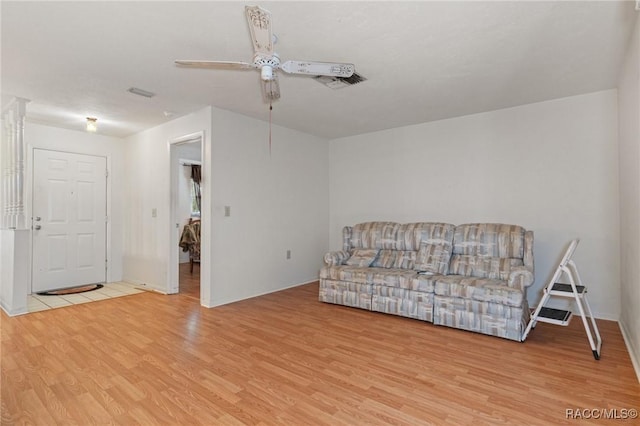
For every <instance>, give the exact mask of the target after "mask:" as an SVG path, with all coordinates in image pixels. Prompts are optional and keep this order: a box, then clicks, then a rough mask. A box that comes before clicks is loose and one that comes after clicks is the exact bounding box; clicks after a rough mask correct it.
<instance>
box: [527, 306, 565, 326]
mask: <svg viewBox="0 0 640 426" xmlns="http://www.w3.org/2000/svg"><path fill="white" fill-rule="evenodd" d="M571 316H572V314H571V311H565V310H562V309H554V308H542V309H540V313H539V314H538V318H537V320H536V321H539V322H546V323H549V324H555V325H563V326H566V325H569V322H570V321H571Z"/></svg>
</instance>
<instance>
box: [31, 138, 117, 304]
mask: <svg viewBox="0 0 640 426" xmlns="http://www.w3.org/2000/svg"><path fill="white" fill-rule="evenodd" d="M26 149H27V155H26V156H25V160H26V164H25V170H27V171H28V172H27V173H25V190H26V193H25V201H27V202H26V203H25V210H24V213H25V217H26V221H27V227H28V229H29V259H28V264H29V271H28V273H27V282H28V283H29V288H28V289H27V294H32V293H33V266H34V259H33V257H34V256H33V192H34V191H33V174H34V173H35V170H34V167H33V164H34V155H35V150H36V149H38V150H41V151H53V152H61V153H65V154H79V155H90V156H93V157H104V158H106V160H107V179H106V184H107V188H106V191H107V199H106V215H107V223H106V233H107V235H106V247H105V250H106V258H107V267H106V271H105V279H106V282H108V283H110V282H112V281H113V280H112V276H111V265H112V253H111V252H112V247H113V245H112V241H111V234H112V225H111V222H112V221H111V217H112V215H111V206H112V198H111V196H112V194H111V192H112V191H111V176H112V159H111V155H110V154H95V153H91V152H79V151H73V150H63V149H50V148H42V147H36V146H33V145H32V144H30V143H28V144H27V147H26ZM29 171H30V172H29Z"/></svg>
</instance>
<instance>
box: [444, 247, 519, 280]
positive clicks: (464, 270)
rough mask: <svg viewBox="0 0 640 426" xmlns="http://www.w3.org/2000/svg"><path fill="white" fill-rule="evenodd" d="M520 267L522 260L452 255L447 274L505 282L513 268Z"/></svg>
mask: <svg viewBox="0 0 640 426" xmlns="http://www.w3.org/2000/svg"><path fill="white" fill-rule="evenodd" d="M522 265H523V262H522V259H513V258H504V257H489V256H469V255H466V254H454V255H453V256H452V257H451V263H450V264H449V273H450V274H455V275H464V276H467V277H478V278H491V279H496V280H505V281H506V280H508V279H509V273H510V272H511V271H512V270H513V268H515V267H517V266H522Z"/></svg>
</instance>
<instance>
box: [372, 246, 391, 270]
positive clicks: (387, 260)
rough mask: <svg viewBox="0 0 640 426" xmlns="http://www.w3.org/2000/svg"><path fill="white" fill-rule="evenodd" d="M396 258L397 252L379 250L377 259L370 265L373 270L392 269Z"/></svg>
mask: <svg viewBox="0 0 640 426" xmlns="http://www.w3.org/2000/svg"><path fill="white" fill-rule="evenodd" d="M397 257H398V251H397V250H385V249H383V250H380V253H379V254H378V257H377V258H376V260H374V261H373V263H372V264H371V266H372V267H374V268H393V265H394V264H395V263H396V258H397Z"/></svg>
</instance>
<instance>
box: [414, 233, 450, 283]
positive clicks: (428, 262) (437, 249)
mask: <svg viewBox="0 0 640 426" xmlns="http://www.w3.org/2000/svg"><path fill="white" fill-rule="evenodd" d="M451 249H452V245H451V243H450V242H448V241H441V242H434V243H430V242H424V243H422V244H421V245H420V250H418V253H417V254H416V261H415V263H414V266H413V269H415V270H416V271H418V272H422V273H427V274H441V275H446V274H447V273H448V272H449V260H450V258H451Z"/></svg>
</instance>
